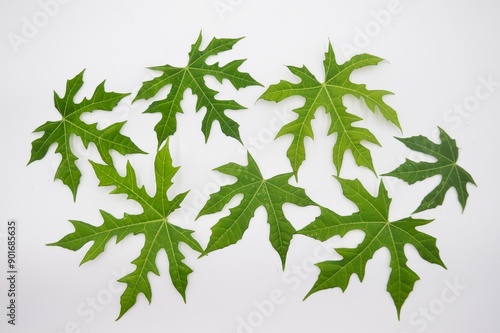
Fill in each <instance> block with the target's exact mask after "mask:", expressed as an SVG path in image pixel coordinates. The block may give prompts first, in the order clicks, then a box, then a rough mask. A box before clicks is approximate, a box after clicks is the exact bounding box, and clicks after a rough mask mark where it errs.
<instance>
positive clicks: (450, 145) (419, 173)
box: [383, 128, 476, 213]
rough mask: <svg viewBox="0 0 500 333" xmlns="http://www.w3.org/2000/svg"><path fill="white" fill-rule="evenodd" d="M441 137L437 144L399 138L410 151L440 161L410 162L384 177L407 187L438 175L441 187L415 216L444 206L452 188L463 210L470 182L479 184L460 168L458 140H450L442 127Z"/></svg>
mask: <svg viewBox="0 0 500 333" xmlns="http://www.w3.org/2000/svg"><path fill="white" fill-rule="evenodd" d="M439 138H440V140H441V143H440V144H436V143H434V142H432V141H431V140H429V139H428V138H426V137H424V136H421V135H419V136H414V137H411V138H397V139H398V140H399V141H401V142H402V143H404V144H405V145H406V146H407V147H408V148H410V149H411V150H414V151H418V152H421V153H424V154H427V155H431V156H434V157H435V158H436V159H437V161H436V162H414V161H411V160H408V159H407V160H406V161H405V162H404V163H403V164H401V165H400V166H399V167H398V168H396V169H395V170H393V171H391V172H389V173H386V174H384V175H383V176H392V177H397V178H400V179H402V180H404V181H406V182H407V183H408V184H414V183H416V182H418V181H421V180H424V179H427V178H430V177H433V176H436V175H440V176H441V181H440V182H439V184H438V185H437V186H436V188H434V189H433V190H432V191H431V192H430V193H429V194H427V195H426V196H425V198H424V199H423V200H422V202H421V203H420V206H418V208H417V209H416V210H415V212H414V213H418V212H421V211H424V210H427V209H431V208H435V207H437V206H440V205H442V204H443V201H444V197H445V195H446V192H448V190H449V189H450V188H451V187H454V188H455V189H456V191H457V194H458V200H459V201H460V204H461V205H462V210H463V209H465V204H466V203H467V198H468V197H469V193H468V192H467V183H471V184H474V185H476V183H475V182H474V179H472V176H471V175H470V174H469V173H468V172H467V171H465V170H464V169H463V168H462V167H460V166H458V165H457V160H458V148H457V144H456V142H455V140H453V139H452V138H450V136H449V135H448V134H447V133H446V132H445V131H443V130H442V129H441V128H439Z"/></svg>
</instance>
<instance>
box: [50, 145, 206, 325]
mask: <svg viewBox="0 0 500 333" xmlns="http://www.w3.org/2000/svg"><path fill="white" fill-rule="evenodd" d="M92 166H93V167H94V170H95V172H96V175H97V177H98V178H99V180H100V183H99V185H100V186H114V187H115V189H114V190H113V191H112V192H111V193H114V194H126V195H127V197H128V198H129V199H132V200H134V201H136V202H137V203H139V204H140V205H141V206H142V208H143V213H141V214H139V215H129V214H125V215H124V217H123V218H121V219H119V218H116V217H114V216H113V215H111V214H109V213H106V212H104V211H101V215H102V217H103V220H104V223H103V224H102V225H100V226H94V225H92V224H88V223H85V222H80V221H71V223H72V224H73V226H74V227H75V231H74V232H73V233H71V234H69V235H66V236H65V237H63V238H62V239H61V240H60V241H58V242H56V243H53V244H49V245H52V246H60V247H63V248H66V249H69V250H74V251H76V250H78V249H80V248H81V247H82V246H84V245H85V244H87V243H89V242H92V246H91V247H90V248H89V249H88V250H87V253H86V254H85V257H84V258H83V260H82V264H83V263H85V262H87V261H89V260H93V259H95V258H96V257H97V256H99V255H100V254H101V253H103V252H104V250H105V246H106V243H108V242H109V241H110V240H111V239H112V238H113V237H115V236H116V242H117V243H118V242H120V241H121V240H123V239H124V238H125V237H126V236H128V235H138V234H143V235H144V237H145V242H144V246H143V248H142V250H141V253H140V255H139V257H137V258H136V259H135V260H134V261H132V263H133V264H134V265H135V266H136V268H135V270H134V271H133V272H131V273H129V274H128V275H126V276H124V277H123V278H121V279H120V280H119V281H120V282H123V283H125V284H126V285H127V287H126V289H125V291H124V292H123V294H122V296H121V300H120V303H121V311H120V315H119V317H118V319H119V318H121V317H122V316H123V315H124V314H125V313H126V312H127V311H128V310H129V309H130V308H131V307H132V306H133V305H134V304H135V302H136V299H137V296H138V295H139V294H140V293H142V294H144V295H145V296H146V298H147V299H148V301H149V302H151V298H152V291H151V285H150V283H149V278H148V274H149V273H153V274H156V275H159V271H158V267H157V266H156V257H157V255H158V252H159V251H161V250H165V252H166V253H167V258H168V264H169V272H170V278H171V280H172V283H173V285H174V287H175V288H176V289H177V291H178V292H179V293H180V294H181V296H182V298H183V299H184V301H185V300H186V287H187V283H188V275H189V274H190V273H191V272H192V270H191V268H189V267H188V266H187V265H186V264H185V263H184V262H183V260H184V255H183V254H182V252H181V251H180V250H179V245H180V243H185V244H187V245H188V246H189V247H191V248H192V249H193V250H195V251H198V252H200V253H201V252H202V251H203V249H202V248H201V246H200V244H199V243H198V242H197V241H196V240H195V239H194V238H193V237H192V233H193V231H192V230H187V229H183V228H181V227H178V226H176V225H174V224H172V223H171V222H170V221H169V216H170V214H171V213H172V212H173V211H175V210H176V209H177V208H179V206H180V204H181V202H182V201H183V200H184V198H185V196H186V194H187V193H182V194H179V195H177V196H176V197H174V198H173V199H172V200H169V199H168V198H167V190H168V189H169V188H170V186H171V185H172V178H173V177H174V175H175V174H176V172H177V170H178V169H179V168H178V167H173V166H172V159H171V157H170V152H169V149H168V141H167V143H166V144H165V146H164V147H163V148H162V149H161V150H160V151H159V152H158V154H157V156H156V160H155V174H156V194H155V195H154V197H150V196H149V195H148V194H147V192H146V190H145V189H144V187H138V186H137V178H136V174H135V171H134V169H133V168H132V166H131V165H130V163H128V164H127V172H126V175H125V176H124V177H122V176H120V175H119V174H118V172H117V171H116V170H115V168H114V167H112V166H108V165H102V164H97V163H92Z"/></svg>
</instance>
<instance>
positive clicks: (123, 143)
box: [28, 71, 144, 199]
mask: <svg viewBox="0 0 500 333" xmlns="http://www.w3.org/2000/svg"><path fill="white" fill-rule="evenodd" d="M84 72H85V71H82V72H81V73H80V74H78V75H77V76H75V77H74V78H73V79H71V80H69V81H68V82H67V84H66V92H65V95H64V96H63V97H60V96H58V95H57V93H55V92H54V103H55V107H56V109H57V111H58V112H59V114H60V115H61V117H62V118H61V120H58V121H48V122H46V123H45V124H43V125H42V126H40V127H38V128H37V129H36V130H35V131H34V132H43V136H42V137H41V138H38V139H36V140H34V141H33V142H32V148H31V158H30V160H29V163H28V164H30V163H32V162H34V161H37V160H40V159H42V158H44V157H45V155H46V154H47V152H48V150H49V148H50V147H51V146H52V145H53V144H57V148H56V153H59V154H61V156H62V159H61V162H60V164H59V166H58V167H57V171H56V174H55V178H56V179H60V180H62V182H63V183H64V184H65V185H67V186H68V187H69V188H70V189H71V192H72V193H73V199H76V193H77V190H78V185H79V184H80V178H81V172H80V170H79V169H78V166H77V165H76V160H77V159H78V157H77V156H76V155H75V154H74V152H73V151H72V150H71V144H70V143H71V141H70V138H71V136H72V135H77V136H79V137H80V138H81V139H82V142H83V144H84V145H85V147H86V148H88V145H89V144H90V143H91V142H92V143H94V144H95V146H96V147H97V150H98V151H99V154H100V155H101V158H102V159H103V161H104V162H105V163H107V164H109V165H111V164H112V158H111V155H110V150H115V151H117V152H119V153H120V154H123V155H125V154H138V153H144V152H143V151H142V150H140V149H139V148H138V147H137V146H136V145H135V144H134V143H133V142H132V141H131V140H130V138H128V137H126V136H124V135H122V134H121V133H120V130H121V128H122V127H123V125H124V124H125V122H120V123H116V124H113V125H111V126H108V127H106V128H104V129H103V130H98V129H97V124H91V125H89V124H86V123H84V122H83V121H82V120H81V119H80V117H81V115H82V114H83V113H85V112H92V111H95V110H102V111H111V110H113V108H115V107H116V105H117V104H118V102H120V100H122V99H123V98H124V97H125V96H127V95H129V94H119V93H114V92H107V91H105V89H104V83H105V82H102V83H101V84H100V85H99V86H98V87H97V88H96V89H95V91H94V93H93V95H92V97H91V98H90V99H86V98H85V99H83V101H82V102H80V103H78V104H76V103H75V101H74V99H75V95H76V94H77V93H78V91H79V90H80V88H81V87H82V86H83V73H84Z"/></svg>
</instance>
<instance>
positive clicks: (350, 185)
mask: <svg viewBox="0 0 500 333" xmlns="http://www.w3.org/2000/svg"><path fill="white" fill-rule="evenodd" d="M337 179H338V180H339V182H340V184H341V186H342V190H343V192H344V195H345V196H346V198H348V199H349V200H351V201H352V202H353V203H355V204H356V206H357V207H358V209H359V211H358V212H357V213H354V214H352V215H350V216H340V215H338V214H336V213H335V212H333V211H331V210H329V209H326V208H322V209H321V214H320V216H318V217H317V218H316V220H315V221H313V222H312V223H311V224H309V225H308V226H306V227H305V228H303V229H301V230H299V231H298V232H297V233H298V234H302V235H306V236H309V237H312V238H314V239H317V240H320V241H325V240H327V239H329V238H331V237H333V236H336V235H340V236H341V237H343V236H344V235H346V234H347V233H348V232H349V231H352V230H361V231H363V232H364V233H365V236H364V239H363V241H362V242H361V243H360V244H359V245H358V246H357V247H356V248H344V249H336V251H337V252H338V253H339V254H340V255H341V256H342V257H343V258H342V260H338V261H325V262H320V263H318V264H317V266H318V267H319V269H320V274H319V276H318V279H317V281H316V282H315V284H314V286H313V287H312V289H311V291H309V293H308V294H307V296H306V298H307V297H309V296H310V295H311V294H313V293H315V292H317V291H320V290H324V289H328V288H336V287H339V288H341V289H342V291H345V289H346V288H347V285H348V284H349V280H350V278H351V276H352V275H357V276H358V277H359V279H360V281H363V279H364V276H365V268H366V264H367V263H368V261H369V260H370V259H371V258H372V257H373V255H374V254H375V252H377V251H378V250H380V249H381V248H386V249H388V250H389V254H390V268H391V273H390V275H389V281H388V283H387V291H388V292H389V293H390V295H391V297H392V299H393V301H394V304H395V305H396V309H397V313H398V316H399V314H400V311H401V307H402V306H403V304H404V302H405V300H406V299H407V298H408V295H409V294H410V293H411V291H412V290H413V286H414V284H415V282H416V281H417V280H419V277H418V275H417V274H416V273H415V272H414V271H413V270H412V269H411V268H410V267H408V265H407V257H406V255H405V251H404V247H405V246H406V245H407V244H410V245H413V246H414V247H415V249H416V250H417V251H418V253H419V255H420V256H421V257H422V258H423V259H424V260H426V261H428V262H430V263H433V264H438V265H441V266H442V267H445V266H444V263H443V262H442V260H441V258H440V256H439V249H438V248H437V246H436V239H435V238H433V237H431V236H429V235H427V234H425V233H423V232H420V231H418V230H417V229H416V228H418V227H421V226H424V225H426V224H428V223H430V222H432V220H422V219H413V218H412V217H407V218H404V219H401V220H398V221H394V222H391V221H389V207H390V204H391V199H390V198H389V197H388V194H387V191H386V189H385V187H384V184H383V183H382V182H381V183H380V186H379V191H378V195H377V196H376V197H373V196H371V195H370V194H369V193H368V191H367V190H366V189H365V188H364V187H363V185H362V184H361V182H360V181H359V180H345V179H340V178H337Z"/></svg>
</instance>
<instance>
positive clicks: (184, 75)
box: [135, 33, 260, 145]
mask: <svg viewBox="0 0 500 333" xmlns="http://www.w3.org/2000/svg"><path fill="white" fill-rule="evenodd" d="M239 40H241V38H223V39H218V38H213V39H212V40H211V41H210V43H209V44H208V45H207V47H206V48H205V49H203V50H200V45H201V41H202V38H201V33H200V35H199V37H198V40H197V41H196V43H194V44H193V45H192V47H191V51H190V52H189V60H188V64H187V65H186V66H185V67H182V68H180V67H173V66H170V65H164V66H156V67H151V68H150V69H153V70H157V71H161V72H163V74H162V75H160V76H159V77H156V78H154V79H152V80H150V81H146V82H144V83H143V85H142V87H141V89H140V90H139V93H138V94H137V96H136V98H135V100H139V99H149V98H151V97H153V96H155V95H156V94H157V93H158V91H160V89H162V88H164V87H166V86H171V90H170V92H169V93H168V96H167V97H166V98H165V99H162V100H160V101H156V102H153V103H152V104H151V105H150V106H149V107H148V109H147V110H146V111H145V113H160V114H161V115H162V118H161V119H160V121H159V122H158V124H157V125H156V127H155V131H156V135H157V137H158V145H161V143H162V142H163V141H164V140H166V139H167V137H168V136H170V135H172V134H174V133H175V131H176V129H177V120H176V118H175V117H176V114H177V113H182V108H181V101H182V98H183V94H184V92H185V91H186V89H188V88H190V89H191V90H192V92H193V94H195V95H196V96H197V97H198V100H197V102H196V110H197V111H199V110H200V109H201V108H203V107H205V108H206V114H205V117H204V118H203V122H202V128H201V129H202V131H203V134H204V135H205V140H208V137H209V135H210V129H211V128H212V123H213V122H214V121H216V120H217V121H218V122H219V124H220V127H221V130H222V132H223V133H224V134H226V135H228V136H230V137H233V138H235V139H237V140H239V141H240V142H241V139H240V134H239V130H238V128H239V125H238V123H236V122H235V121H234V120H232V119H231V118H229V117H228V116H226V114H225V113H224V112H225V111H226V110H242V109H244V107H242V106H241V105H240V104H238V103H237V102H235V101H232V100H220V99H216V98H215V95H216V94H217V91H214V90H212V89H210V88H209V87H207V85H206V84H205V76H212V77H214V78H216V79H217V80H218V81H219V82H220V83H222V81H223V80H224V79H226V80H229V81H230V82H231V83H232V84H233V85H234V87H235V88H237V89H240V88H244V87H248V86H254V85H260V84H259V83H258V82H257V81H255V80H254V79H253V78H252V77H251V76H250V75H249V74H248V73H242V72H240V71H239V70H238V68H239V67H240V66H241V65H242V64H243V63H244V62H245V60H243V59H240V60H234V61H231V62H229V63H228V64H226V65H224V66H220V65H219V63H215V64H212V65H209V64H208V63H207V59H208V58H209V57H211V56H216V55H218V54H220V53H222V52H225V51H229V50H231V49H232V48H233V46H234V45H235V44H236V43H237V42H238V41H239Z"/></svg>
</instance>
